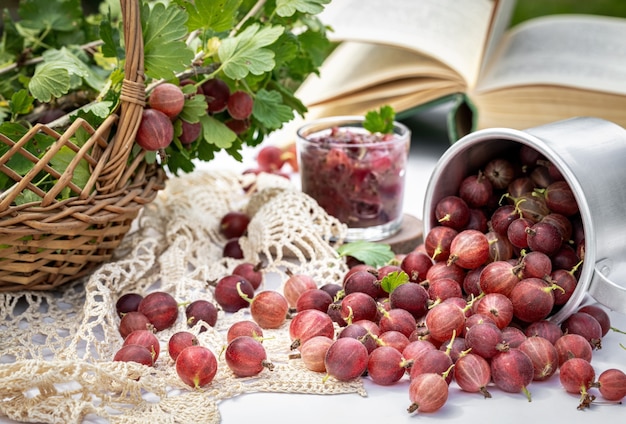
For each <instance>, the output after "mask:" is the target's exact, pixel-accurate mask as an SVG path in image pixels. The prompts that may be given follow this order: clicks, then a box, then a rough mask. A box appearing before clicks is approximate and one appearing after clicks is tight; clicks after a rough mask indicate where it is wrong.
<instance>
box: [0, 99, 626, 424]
mask: <svg viewBox="0 0 626 424" xmlns="http://www.w3.org/2000/svg"><path fill="white" fill-rule="evenodd" d="M411 122H412V123H413V124H415V128H418V129H419V131H421V132H423V133H420V135H419V136H416V137H415V140H414V142H413V144H412V149H411V156H410V160H409V168H408V170H407V190H406V193H405V204H404V206H405V211H406V213H409V214H411V215H413V216H416V217H418V218H420V219H421V218H422V217H423V213H422V208H423V199H424V193H425V190H426V186H427V184H428V179H429V177H430V173H431V171H432V169H433V167H434V166H435V164H436V162H437V160H438V158H439V156H440V155H441V154H442V153H443V151H445V149H446V148H447V147H448V144H447V140H446V139H445V137H444V136H442V134H443V133H444V131H445V119H444V118H443V115H442V114H438V113H437V111H436V110H435V111H433V112H428V113H426V114H425V115H424V116H421V117H420V118H419V119H418V120H417V121H414V122H413V121H412V120H411ZM254 153H255V149H249V150H247V151H246V153H245V156H246V160H245V161H244V163H242V164H240V163H237V162H236V161H234V160H232V159H231V158H230V157H228V156H227V155H219V156H218V158H217V159H216V160H215V161H213V162H212V163H211V164H210V165H209V166H217V167H224V168H232V167H233V166H235V167H242V168H245V167H247V166H250V165H252V164H253V159H252V158H253V157H254ZM610 316H611V319H612V325H613V326H614V327H616V328H618V329H621V330H626V315H623V314H618V313H614V312H611V313H610ZM620 344H621V345H624V346H626V335H625V334H620V333H618V332H614V331H611V332H609V334H607V336H606V337H605V338H604V339H603V347H602V349H600V350H596V351H594V357H593V360H592V364H593V366H594V369H595V370H596V375H599V374H600V372H602V371H603V370H605V369H608V368H619V369H621V370H626V350H625V349H624V348H623V347H621V346H620ZM364 384H365V388H366V390H367V393H368V396H367V397H361V396H360V395H358V394H342V395H303V394H277V393H269V394H268V393H255V394H246V395H241V396H237V397H235V398H232V399H228V400H225V401H223V402H221V403H220V404H219V411H220V413H221V417H222V422H223V423H224V424H239V423H273V424H296V423H297V424H313V423H315V424H319V423H328V424H332V423H355V422H360V423H403V422H407V423H409V422H418V421H419V422H434V421H437V422H463V423H470V424H473V423H482V424H488V423H515V424H517V423H520V424H521V423H524V424H527V423H529V422H533V421H534V422H537V423H547V422H560V423H568V424H574V423H581V424H582V423H585V424H588V423H590V422H594V423H602V424H612V423H624V422H626V405H624V404H621V405H601V404H599V403H598V404H595V405H592V407H591V408H590V409H587V410H584V411H580V410H577V405H578V398H579V397H578V396H576V395H571V394H567V393H566V392H565V390H564V389H563V388H562V387H561V386H560V382H559V379H558V376H556V375H555V376H553V378H551V379H550V380H549V381H547V382H541V383H536V382H534V383H532V384H531V385H530V386H529V390H530V392H531V394H532V402H528V401H527V399H526V397H525V396H524V395H523V394H521V393H520V394H510V393H505V392H503V391H501V390H499V389H497V388H495V387H489V391H490V392H491V394H492V396H493V397H492V398H491V399H484V398H483V397H482V395H479V394H470V393H465V392H461V391H460V389H459V388H458V386H457V385H456V383H454V382H453V383H452V384H451V386H450V394H449V398H448V402H447V403H446V405H445V406H444V407H443V408H442V409H441V410H439V411H437V412H435V413H430V414H424V413H419V412H418V413H413V414H409V413H408V412H407V407H408V406H409V404H410V401H409V397H408V385H409V382H408V379H407V378H406V377H405V378H403V379H402V380H401V381H400V382H398V383H397V384H395V385H393V386H387V387H383V386H377V385H376V384H373V383H372V382H371V381H370V380H369V379H367V378H365V379H364ZM598 400H600V399H598ZM84 422H85V423H103V422H104V421H102V420H101V419H99V418H97V417H87V419H86V420H85V421H84ZM198 422H199V423H201V422H202V420H201V419H200V418H199V420H198ZM0 423H2V424H9V423H15V422H14V421H11V420H7V419H6V418H2V417H0Z"/></svg>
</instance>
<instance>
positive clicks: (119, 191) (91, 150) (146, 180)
mask: <svg viewBox="0 0 626 424" xmlns="http://www.w3.org/2000/svg"><path fill="white" fill-rule="evenodd" d="M120 3H121V6H122V18H123V21H124V39H125V49H126V63H125V68H124V76H125V80H124V82H123V86H122V92H121V98H120V107H119V108H118V109H117V110H116V111H115V113H114V114H112V115H110V116H109V117H108V118H107V119H106V120H105V122H104V123H103V124H102V125H101V126H99V127H98V128H95V129H94V128H92V127H91V126H90V125H89V124H88V123H87V122H86V121H84V120H82V119H77V120H76V121H74V122H73V123H72V125H71V126H70V127H69V128H67V129H66V130H65V131H64V132H63V133H57V132H56V131H54V130H53V129H51V128H49V127H47V126H45V125H42V124H36V125H34V126H33V128H32V129H31V130H30V131H29V132H28V133H27V134H26V135H25V136H24V137H22V139H20V140H19V141H18V142H13V141H12V140H10V139H9V138H8V137H6V136H4V135H1V134H0V141H1V142H3V143H5V144H7V145H8V146H9V150H8V152H7V153H6V154H4V155H3V156H2V158H0V172H2V173H4V174H5V175H7V176H8V177H9V178H11V179H13V180H15V181H16V183H15V184H14V185H13V186H12V187H11V188H10V189H9V190H7V191H5V192H4V193H2V195H1V197H0V291H16V290H22V289H28V290H49V289H52V288H54V287H57V286H59V285H61V284H64V283H66V282H68V281H71V280H73V279H76V278H78V277H79V276H83V275H85V274H88V273H89V272H90V271H92V270H93V269H94V268H95V267H96V266H98V265H99V264H101V263H102V262H105V261H107V260H109V259H110V257H111V255H112V253H113V251H114V250H115V248H116V247H117V246H118V245H119V244H120V242H121V240H122V238H123V237H124V235H125V234H126V233H127V232H128V230H129V229H130V226H131V223H132V221H133V220H134V219H135V218H136V217H137V215H138V213H139V211H140V210H141V208H142V206H143V205H145V204H147V203H149V202H151V201H152V200H153V199H154V198H155V197H156V195H157V193H158V191H159V190H160V189H162V188H163V186H164V183H165V179H166V177H165V173H164V171H163V170H162V169H161V168H160V167H159V166H155V165H153V166H148V165H146V162H145V161H144V160H143V156H142V155H139V156H138V157H136V158H135V159H133V161H132V163H129V161H130V153H131V151H132V148H133V143H134V140H135V134H136V132H137V127H138V126H139V123H140V120H141V114H142V111H143V108H144V106H145V103H144V102H145V85H144V73H143V54H144V53H143V38H142V32H141V19H140V12H139V10H140V6H139V2H138V0H120ZM79 129H84V130H86V131H87V132H88V133H89V134H90V138H89V140H88V141H87V142H86V143H85V144H84V145H83V146H81V147H80V148H79V147H77V146H76V145H75V144H74V143H72V142H71V138H72V136H73V134H74V133H75V132H76V131H77V130H79ZM81 131H82V130H81ZM41 133H45V134H47V135H48V136H51V137H53V138H54V139H55V140H56V141H55V142H54V144H53V145H52V146H51V148H50V149H49V150H48V151H47V152H46V153H45V155H44V156H43V157H42V158H41V159H39V158H37V157H36V156H34V155H32V154H30V153H29V152H28V151H27V150H26V149H25V148H24V145H25V144H26V143H27V142H28V141H29V140H30V139H31V138H32V137H34V136H35V135H36V134H41ZM67 147H69V148H70V149H72V150H73V151H74V152H76V156H75V159H74V160H73V161H72V163H71V164H70V165H69V166H68V167H67V169H66V170H65V171H64V172H63V173H59V172H58V171H56V170H55V169H53V166H52V165H51V162H50V160H51V158H52V157H53V156H54V155H55V154H56V153H57V152H58V151H59V150H60V149H61V148H67ZM15 155H21V156H22V157H23V158H26V159H27V160H29V161H31V162H32V163H33V164H34V166H33V168H32V169H31V170H30V171H29V172H28V173H27V174H26V175H25V176H23V177H21V176H20V175H18V174H17V173H16V172H14V171H13V170H11V169H10V168H9V167H8V166H7V162H8V161H9V160H10V159H11V158H12V157H14V156H15ZM81 160H85V161H87V163H88V165H89V169H90V178H89V180H88V183H87V184H86V186H85V187H84V188H80V187H78V186H76V185H75V184H73V183H72V176H73V170H74V168H75V165H76V164H78V163H79V161H81ZM83 163H84V162H83ZM41 172H45V173H47V174H49V175H51V176H52V177H53V178H54V180H55V181H56V183H55V185H54V186H53V187H52V188H51V189H50V190H49V191H48V192H42V190H41V189H39V188H37V187H36V185H35V180H34V179H35V177H37V176H38V175H41ZM68 188H69V190H71V196H70V198H67V199H64V200H62V201H59V200H57V199H56V197H57V195H58V194H59V193H60V192H61V190H67V189H68ZM24 190H31V191H33V192H35V193H36V194H38V195H39V196H40V197H41V198H42V200H41V201H38V202H31V203H27V204H21V205H19V206H17V205H16V204H15V202H14V200H15V198H16V196H18V195H19V194H20V193H21V192H23V191H24Z"/></svg>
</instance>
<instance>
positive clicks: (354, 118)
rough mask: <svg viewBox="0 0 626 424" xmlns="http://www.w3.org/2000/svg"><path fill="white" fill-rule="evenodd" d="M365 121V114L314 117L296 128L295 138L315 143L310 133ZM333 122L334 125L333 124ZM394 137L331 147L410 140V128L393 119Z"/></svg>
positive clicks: (333, 144)
mask: <svg viewBox="0 0 626 424" xmlns="http://www.w3.org/2000/svg"><path fill="white" fill-rule="evenodd" d="M364 121H365V116H363V115H338V116H327V117H323V118H316V119H314V120H312V121H310V122H307V123H305V124H303V125H301V126H300V127H299V128H298V129H297V130H296V139H297V140H298V141H299V142H305V143H311V144H317V143H315V142H314V141H312V140H310V138H309V136H310V135H312V134H316V133H318V132H319V131H323V130H325V129H329V128H331V127H333V126H336V125H340V126H342V127H350V125H351V124H357V125H359V126H361V124H362V123H363V122H364ZM333 124H335V125H333ZM393 125H394V131H393V135H394V137H393V138H391V139H389V140H386V141H384V142H367V143H359V144H353V143H332V146H333V147H342V146H346V147H355V146H359V147H369V146H385V145H390V144H394V143H402V142H406V141H410V139H411V130H410V129H409V128H408V127H407V126H406V125H405V124H403V123H402V122H399V121H397V120H394V121H393Z"/></svg>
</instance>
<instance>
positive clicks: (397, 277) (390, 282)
mask: <svg viewBox="0 0 626 424" xmlns="http://www.w3.org/2000/svg"><path fill="white" fill-rule="evenodd" d="M408 282H409V274H407V273H406V272H404V271H394V272H390V273H389V274H387V275H385V276H384V277H383V279H382V280H381V281H380V286H381V287H382V289H383V290H384V291H385V292H387V293H389V294H391V292H393V291H394V290H395V289H396V287H398V286H401V285H402V284H405V283H408Z"/></svg>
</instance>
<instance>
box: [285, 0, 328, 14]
mask: <svg viewBox="0 0 626 424" xmlns="http://www.w3.org/2000/svg"><path fill="white" fill-rule="evenodd" d="M328 3H330V0H276V14H277V15H278V16H282V17H289V16H292V15H293V14H294V13H296V12H302V13H310V14H311V15H316V14H318V13H320V12H321V11H323V10H324V6H323V5H324V4H328Z"/></svg>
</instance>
